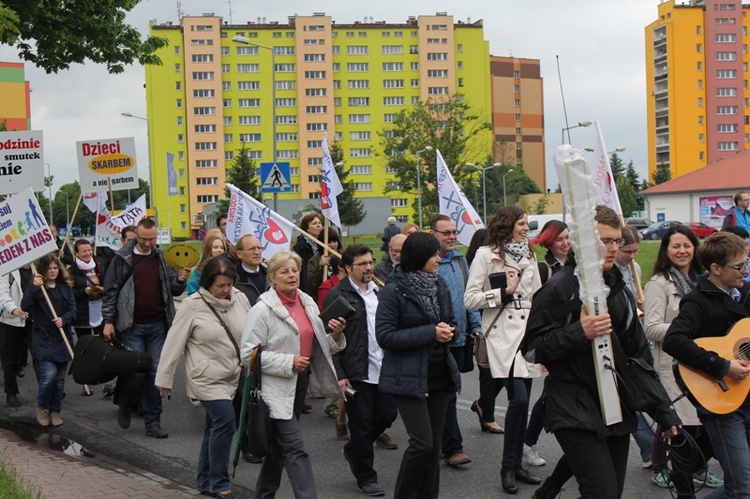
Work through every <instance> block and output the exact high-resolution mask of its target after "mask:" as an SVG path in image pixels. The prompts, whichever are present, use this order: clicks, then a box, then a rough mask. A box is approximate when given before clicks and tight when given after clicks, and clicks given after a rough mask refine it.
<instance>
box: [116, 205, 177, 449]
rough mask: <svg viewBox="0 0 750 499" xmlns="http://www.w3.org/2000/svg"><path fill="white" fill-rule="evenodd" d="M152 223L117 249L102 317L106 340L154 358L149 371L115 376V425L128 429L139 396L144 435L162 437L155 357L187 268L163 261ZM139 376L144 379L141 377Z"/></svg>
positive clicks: (147, 221)
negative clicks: (118, 385) (117, 390)
mask: <svg viewBox="0 0 750 499" xmlns="http://www.w3.org/2000/svg"><path fill="white" fill-rule="evenodd" d="M156 234H157V229H156V223H155V222H154V221H153V220H152V219H150V218H144V219H143V220H141V221H139V222H138V225H137V226H136V229H135V239H133V240H131V241H130V242H128V243H127V244H126V245H125V246H123V247H122V248H120V249H119V250H118V251H117V253H116V254H115V257H114V259H113V261H112V263H111V264H110V266H109V269H108V270H107V274H106V276H105V277H104V298H103V303H102V316H103V317H104V331H103V333H102V334H103V335H104V337H105V338H106V339H111V338H112V337H114V336H117V337H118V338H119V339H120V340H121V341H122V343H124V344H125V345H126V346H128V347H130V348H131V349H133V350H135V351H138V352H146V353H148V354H150V355H151V357H152V358H153V359H154V362H153V365H152V366H151V372H150V373H149V374H148V375H147V377H146V375H144V374H128V375H122V376H121V378H122V379H121V393H120V396H119V405H120V409H119V411H118V413H117V423H118V424H119V425H120V427H121V428H123V429H126V428H129V427H130V417H131V411H132V408H133V405H134V404H135V402H136V400H137V399H138V397H139V396H140V393H141V389H142V387H144V381H145V388H144V390H145V392H144V394H143V420H144V422H145V424H146V436H148V437H154V438H167V436H168V434H167V432H166V431H165V430H164V429H163V428H162V427H161V397H160V396H159V391H158V390H157V389H156V386H155V385H154V378H155V376H156V369H157V368H158V367H159V357H160V356H161V349H162V347H163V346H164V340H165V338H166V335H167V330H168V329H169V327H170V326H171V325H172V320H173V319H174V316H175V307H174V298H173V297H174V296H179V295H181V294H182V293H183V292H184V291H185V286H186V283H187V280H188V277H189V276H190V269H182V270H180V271H179V272H177V271H175V270H173V269H172V268H171V267H170V266H169V265H167V264H166V262H165V261H164V257H163V255H162V252H161V250H159V249H158V248H157V247H156ZM144 378H145V379H144Z"/></svg>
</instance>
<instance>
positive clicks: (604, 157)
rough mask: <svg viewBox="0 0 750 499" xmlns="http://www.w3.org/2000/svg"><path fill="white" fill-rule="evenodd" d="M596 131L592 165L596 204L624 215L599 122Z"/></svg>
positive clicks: (596, 123)
mask: <svg viewBox="0 0 750 499" xmlns="http://www.w3.org/2000/svg"><path fill="white" fill-rule="evenodd" d="M594 129H595V130H596V144H594V164H593V165H592V166H593V168H592V170H593V171H592V172H591V177H592V178H593V179H594V185H595V186H596V204H601V205H604V206H609V207H610V208H612V209H613V210H615V213H617V214H618V215H622V207H621V206H620V197H619V196H618V195H617V186H615V178H614V176H613V175H612V167H611V166H610V165H609V154H607V146H605V145H604V137H603V136H602V129H601V128H600V127H599V122H598V121H594Z"/></svg>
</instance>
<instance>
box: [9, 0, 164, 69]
mask: <svg viewBox="0 0 750 499" xmlns="http://www.w3.org/2000/svg"><path fill="white" fill-rule="evenodd" d="M140 1H141V0H97V1H95V2H92V1H90V0H67V1H62V0H49V1H45V2H36V1H28V0H3V1H1V2H0V43H1V44H4V45H10V46H11V47H15V48H16V49H17V50H18V52H19V56H20V57H21V58H22V59H24V60H26V61H29V62H31V63H33V64H35V65H36V66H39V67H40V68H42V69H44V70H45V71H46V72H47V73H57V72H58V71H60V70H62V69H68V68H69V67H70V65H71V64H73V63H79V64H83V63H85V62H86V61H87V60H90V61H93V62H95V63H101V64H106V65H107V70H108V71H109V72H110V73H113V74H116V73H122V72H123V71H124V69H125V65H126V64H128V65H129V64H133V63H135V62H138V63H140V64H161V60H160V59H159V58H158V57H157V56H156V55H154V52H155V51H156V50H158V49H160V48H162V47H166V46H167V39H166V38H160V37H153V36H149V37H147V38H146V39H145V40H142V39H141V35H140V33H138V30H136V29H135V28H134V27H132V26H130V25H129V24H127V23H125V22H124V21H125V15H126V14H127V12H129V11H131V10H133V8H134V7H135V6H136V5H138V3H140Z"/></svg>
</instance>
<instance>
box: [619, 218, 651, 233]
mask: <svg viewBox="0 0 750 499" xmlns="http://www.w3.org/2000/svg"><path fill="white" fill-rule="evenodd" d="M653 223H654V222H652V221H651V220H649V219H648V218H635V217H630V218H626V219H625V225H627V226H628V227H633V228H634V229H636V230H639V231H640V230H643V229H647V228H648V227H650V226H651V225H653Z"/></svg>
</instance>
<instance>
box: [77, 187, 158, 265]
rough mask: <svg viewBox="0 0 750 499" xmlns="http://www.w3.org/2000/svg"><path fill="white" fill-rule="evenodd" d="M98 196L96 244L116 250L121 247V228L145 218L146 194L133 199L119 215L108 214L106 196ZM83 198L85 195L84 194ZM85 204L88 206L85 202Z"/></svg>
mask: <svg viewBox="0 0 750 499" xmlns="http://www.w3.org/2000/svg"><path fill="white" fill-rule="evenodd" d="M104 194H105V195H104V196H99V197H98V200H99V209H98V214H97V217H96V233H95V234H96V235H95V237H96V239H95V240H94V244H95V245H96V246H108V247H110V248H112V249H113V250H115V251H117V250H118V249H120V248H122V239H121V238H120V232H122V228H123V227H126V226H128V225H136V224H138V221H139V220H141V219H143V218H146V195H145V194H143V195H141V197H139V198H138V199H136V200H135V202H134V203H133V204H131V205H130V206H128V207H127V209H125V210H124V211H122V212H121V213H120V214H119V215H116V216H114V217H113V216H110V214H109V210H108V209H107V206H106V201H107V196H106V193H104ZM84 199H85V196H84ZM86 206H89V204H88V203H87V204H86Z"/></svg>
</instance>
